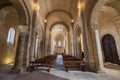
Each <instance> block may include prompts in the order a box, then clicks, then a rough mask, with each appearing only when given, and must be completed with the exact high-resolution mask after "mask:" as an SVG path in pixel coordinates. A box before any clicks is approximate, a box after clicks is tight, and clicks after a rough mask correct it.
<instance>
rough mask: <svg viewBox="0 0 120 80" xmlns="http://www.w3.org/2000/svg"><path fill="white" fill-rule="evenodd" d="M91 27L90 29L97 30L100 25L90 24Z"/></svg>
mask: <svg viewBox="0 0 120 80" xmlns="http://www.w3.org/2000/svg"><path fill="white" fill-rule="evenodd" d="M91 27H92V29H99V27H100V24H92V25H91Z"/></svg>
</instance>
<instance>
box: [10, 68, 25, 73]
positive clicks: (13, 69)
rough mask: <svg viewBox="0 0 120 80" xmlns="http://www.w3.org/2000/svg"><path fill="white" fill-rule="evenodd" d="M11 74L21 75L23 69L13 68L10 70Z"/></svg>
mask: <svg viewBox="0 0 120 80" xmlns="http://www.w3.org/2000/svg"><path fill="white" fill-rule="evenodd" d="M11 73H12V74H21V73H23V69H15V68H12V69H11Z"/></svg>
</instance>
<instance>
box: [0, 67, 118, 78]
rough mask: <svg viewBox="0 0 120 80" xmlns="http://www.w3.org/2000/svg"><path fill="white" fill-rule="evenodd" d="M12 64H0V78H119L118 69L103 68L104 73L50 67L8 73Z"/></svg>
mask: <svg viewBox="0 0 120 80" xmlns="http://www.w3.org/2000/svg"><path fill="white" fill-rule="evenodd" d="M11 67H12V65H4V66H0V80H120V70H115V69H109V68H105V69H104V70H105V71H106V73H99V74H96V73H92V72H82V71H69V72H66V71H62V70H60V69H55V68H52V69H51V70H50V72H49V73H48V72H46V71H34V72H32V73H30V72H25V73H22V74H10V69H11Z"/></svg>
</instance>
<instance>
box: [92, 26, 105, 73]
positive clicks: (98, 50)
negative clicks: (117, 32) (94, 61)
mask: <svg viewBox="0 0 120 80" xmlns="http://www.w3.org/2000/svg"><path fill="white" fill-rule="evenodd" d="M92 28H93V29H94V34H95V41H96V47H97V54H98V61H99V69H98V72H103V68H104V63H103V56H102V49H101V43H100V37H99V30H98V28H99V25H93V26H92Z"/></svg>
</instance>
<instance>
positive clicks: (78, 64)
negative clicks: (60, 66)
mask: <svg viewBox="0 0 120 80" xmlns="http://www.w3.org/2000/svg"><path fill="white" fill-rule="evenodd" d="M86 63H87V62H86V61H75V60H73V61H71V60H70V61H64V66H65V68H66V71H67V72H68V69H69V67H78V68H80V69H82V71H85V66H86Z"/></svg>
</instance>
